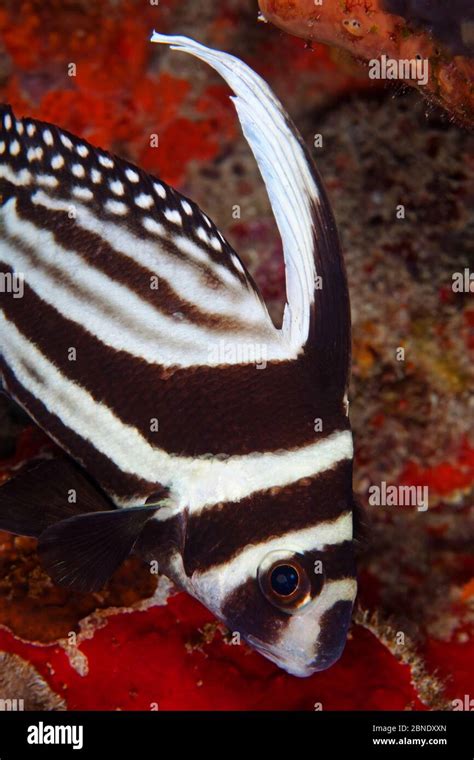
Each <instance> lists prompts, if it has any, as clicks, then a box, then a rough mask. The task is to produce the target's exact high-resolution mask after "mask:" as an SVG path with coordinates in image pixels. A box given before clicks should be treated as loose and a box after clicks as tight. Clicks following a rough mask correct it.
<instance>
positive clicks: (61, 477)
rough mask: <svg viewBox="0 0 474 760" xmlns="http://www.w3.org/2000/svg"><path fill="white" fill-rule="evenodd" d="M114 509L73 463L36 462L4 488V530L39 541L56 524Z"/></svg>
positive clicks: (0, 518) (0, 511)
mask: <svg viewBox="0 0 474 760" xmlns="http://www.w3.org/2000/svg"><path fill="white" fill-rule="evenodd" d="M112 506H113V505H112V503H111V502H110V501H109V499H108V498H107V497H106V496H105V495H104V494H103V493H102V492H101V491H100V490H99V488H98V487H97V486H96V485H95V484H94V483H93V482H92V481H91V480H89V478H88V476H87V475H86V474H85V473H84V472H83V471H82V470H81V469H80V467H78V466H77V465H76V464H74V462H72V460H70V459H66V458H62V457H60V458H57V459H47V460H41V461H34V462H30V463H29V464H27V465H25V466H24V467H22V468H21V470H20V471H19V472H18V474H17V475H15V476H14V477H13V478H12V479H11V480H9V481H7V483H5V485H3V486H1V487H0V530H5V531H8V532H9V533H15V534H17V535H19V536H32V537H34V538H38V536H39V535H40V534H41V533H42V532H43V531H44V530H46V528H48V527H49V526H50V525H52V524H53V523H56V522H59V521H60V520H64V519H66V518H68V517H72V516H74V515H78V514H84V513H85V512H99V511H103V510H105V509H111V507H112Z"/></svg>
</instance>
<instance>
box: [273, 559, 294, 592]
mask: <svg viewBox="0 0 474 760" xmlns="http://www.w3.org/2000/svg"><path fill="white" fill-rule="evenodd" d="M298 581H299V577H298V573H297V572H296V570H295V568H294V567H292V566H291V565H278V567H275V569H274V570H272V574H271V580H270V582H271V586H272V589H273V591H275V593H276V594H280V596H288V595H289V594H292V593H293V591H295V589H296V588H297V587H298Z"/></svg>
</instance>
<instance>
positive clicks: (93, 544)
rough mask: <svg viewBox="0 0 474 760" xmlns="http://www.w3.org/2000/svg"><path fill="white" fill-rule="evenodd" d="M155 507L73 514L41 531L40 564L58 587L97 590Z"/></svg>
mask: <svg viewBox="0 0 474 760" xmlns="http://www.w3.org/2000/svg"><path fill="white" fill-rule="evenodd" d="M156 511H157V507H156V506H154V507H132V508H130V509H114V510H109V511H107V512H95V513H92V514H84V515H76V516H75V517H69V518H68V519H66V520H62V521H61V522H59V523H56V524H55V525H51V526H50V527H49V528H47V530H45V531H44V533H42V534H41V536H40V539H39V544H38V551H39V555H40V559H41V563H42V565H43V567H44V569H45V570H46V571H47V573H48V574H49V575H50V576H51V578H52V579H53V580H54V581H55V583H58V584H59V585H61V586H69V587H70V588H73V589H75V590H76V591H84V592H90V591H98V590H99V589H100V588H102V586H103V585H104V584H105V583H106V581H107V580H108V579H109V578H110V576H111V575H112V574H113V573H114V572H115V570H116V569H117V568H118V567H119V566H120V565H121V564H122V562H123V561H124V560H125V559H126V558H127V557H128V555H129V554H130V552H131V550H132V549H133V546H134V544H135V542H136V541H137V539H138V537H139V535H140V533H141V531H142V529H143V527H144V525H145V523H146V522H147V520H149V519H150V518H151V517H152V516H153V515H154V514H156Z"/></svg>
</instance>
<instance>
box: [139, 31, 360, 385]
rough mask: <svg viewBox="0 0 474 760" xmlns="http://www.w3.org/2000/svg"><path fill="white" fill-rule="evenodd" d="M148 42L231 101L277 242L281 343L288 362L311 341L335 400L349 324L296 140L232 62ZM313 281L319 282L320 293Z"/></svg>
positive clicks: (333, 239)
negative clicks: (200, 67)
mask: <svg viewBox="0 0 474 760" xmlns="http://www.w3.org/2000/svg"><path fill="white" fill-rule="evenodd" d="M151 41H152V42H158V43H164V44H167V45H170V46H171V48H172V49H174V50H182V51H184V52H186V53H191V55H194V56H196V57H197V58H200V59H202V60H203V61H205V62H206V63H208V64H209V65H210V66H212V67H213V68H214V69H215V70H216V71H218V72H219V73H220V74H221V76H222V77H223V78H224V79H225V80H226V82H227V84H228V85H229V86H230V87H231V88H232V90H233V91H234V93H235V97H232V100H233V102H234V105H235V108H236V110H237V113H238V116H239V119H240V123H241V126H242V130H243V133H244V135H245V137H246V139H247V141H248V143H249V145H250V147H251V149H252V151H253V154H254V156H255V158H256V160H257V163H258V166H259V169H260V172H261V174H262V177H263V180H264V182H265V185H266V188H267V192H268V195H269V198H270V202H271V205H272V209H273V213H274V215H275V219H276V222H277V225H278V229H279V231H280V235H281V238H282V243H283V253H284V258H285V274H286V298H287V304H286V306H285V312H284V317H283V326H282V330H283V333H284V336H285V338H286V340H287V341H288V343H289V345H290V346H291V352H292V353H293V354H294V353H298V352H299V351H300V350H302V349H305V348H306V347H307V346H308V340H309V338H310V337H311V339H312V342H314V348H315V350H316V351H317V352H318V358H319V362H320V366H321V368H323V367H324V365H325V364H326V365H329V366H330V368H331V371H332V373H333V374H334V375H336V376H337V381H336V385H337V386H338V389H337V392H339V390H342V389H343V388H344V389H345V387H346V385H347V375H348V363H349V353H350V350H349V341H350V319H349V302H348V295H347V286H346V280H345V273H344V266H343V262H342V258H341V254H340V248H339V241H338V237H337V232H336V228H335V224H334V219H333V216H332V213H331V209H330V206H329V203H328V201H327V198H326V195H325V192H324V189H323V187H322V184H321V182H320V180H319V177H318V175H317V173H316V170H315V168H314V166H313V163H312V160H311V157H310V156H309V154H308V151H307V149H306V146H305V145H304V142H303V140H302V138H301V136H300V134H299V133H298V131H297V129H296V128H295V126H294V125H293V123H292V122H291V120H290V118H289V117H288V115H287V114H286V112H285V111H284V109H283V107H282V105H281V104H280V102H279V101H278V100H277V98H276V97H275V95H274V94H273V92H272V91H271V90H270V88H269V87H268V85H267V84H266V82H264V80H263V79H262V78H261V77H260V76H259V75H258V74H256V73H255V72H254V71H252V69H250V68H249V67H248V66H247V65H246V64H245V63H243V62H242V61H240V60H239V59H238V58H235V57H234V56H232V55H229V54H228V53H222V52H220V51H218V50H213V49H210V48H207V47H205V46H204V45H201V44H199V43H198V42H195V41H194V40H192V39H189V38H188V37H181V36H168V35H164V34H159V33H157V32H153V35H152V37H151ZM317 276H318V277H321V279H322V286H320V290H318V289H317V285H316V278H317ZM315 306H316V309H315ZM329 366H327V369H326V370H324V371H329ZM324 382H326V381H324ZM331 385H333V382H332V380H331Z"/></svg>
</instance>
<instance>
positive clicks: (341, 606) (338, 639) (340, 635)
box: [318, 600, 353, 670]
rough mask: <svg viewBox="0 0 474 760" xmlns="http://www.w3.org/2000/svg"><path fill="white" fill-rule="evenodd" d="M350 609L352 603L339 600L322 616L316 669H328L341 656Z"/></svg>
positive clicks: (348, 624) (350, 615)
mask: <svg viewBox="0 0 474 760" xmlns="http://www.w3.org/2000/svg"><path fill="white" fill-rule="evenodd" d="M352 608H353V603H352V602H349V601H347V600H340V601H338V602H336V603H335V604H334V605H333V606H332V607H330V608H329V609H328V610H326V612H325V613H324V615H323V616H322V618H321V623H320V625H321V630H320V633H319V637H318V668H319V669H320V670H323V669H324V668H327V667H329V666H330V665H332V663H333V662H335V661H336V660H338V659H339V657H340V656H341V654H342V651H343V649H344V646H345V643H346V635H347V631H348V629H349V626H350V624H351V618H352Z"/></svg>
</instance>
